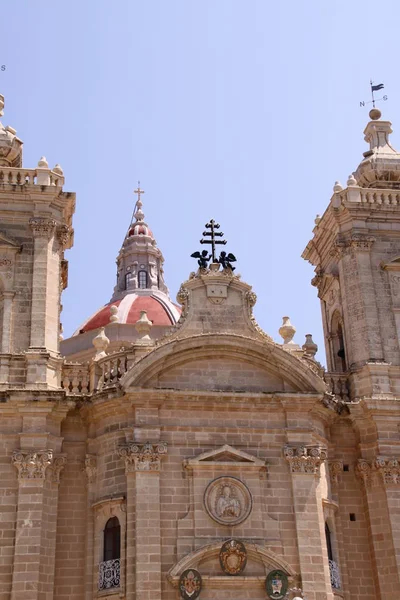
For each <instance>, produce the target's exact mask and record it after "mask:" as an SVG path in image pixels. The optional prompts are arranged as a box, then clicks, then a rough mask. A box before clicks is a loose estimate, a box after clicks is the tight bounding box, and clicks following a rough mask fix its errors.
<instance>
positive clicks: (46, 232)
mask: <svg viewBox="0 0 400 600" xmlns="http://www.w3.org/2000/svg"><path fill="white" fill-rule="evenodd" d="M29 225H30V226H31V229H32V232H33V237H44V238H47V239H50V238H51V236H52V235H53V232H54V229H55V226H56V222H55V221H54V220H53V219H39V218H35V219H31V220H30V221H29Z"/></svg>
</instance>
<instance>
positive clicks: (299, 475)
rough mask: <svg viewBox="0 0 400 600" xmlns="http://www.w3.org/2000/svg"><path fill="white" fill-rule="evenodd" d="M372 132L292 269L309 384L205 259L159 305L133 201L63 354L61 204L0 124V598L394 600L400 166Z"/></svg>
mask: <svg viewBox="0 0 400 600" xmlns="http://www.w3.org/2000/svg"><path fill="white" fill-rule="evenodd" d="M3 107H4V98H3V97H2V96H0V112H2V109H3ZM370 117H371V120H370V122H369V123H368V125H367V127H366V129H365V139H366V141H367V142H368V143H369V146H370V148H369V150H368V151H366V152H365V153H364V156H363V159H362V161H361V163H360V165H359V166H358V168H357V169H356V170H355V172H354V173H353V174H352V175H351V176H350V177H349V179H348V182H347V186H346V187H345V188H344V187H342V186H341V185H340V184H339V183H336V184H335V187H334V191H333V195H332V197H331V199H330V201H329V203H328V206H327V209H326V211H325V213H324V214H323V216H322V217H319V218H317V219H316V222H315V227H314V230H313V236H312V239H311V240H310V242H309V243H308V244H307V247H306V249H305V250H304V253H303V257H304V258H305V259H306V260H308V261H309V262H310V263H311V264H313V265H314V267H315V277H314V279H313V282H312V283H313V285H315V287H316V288H317V292H318V296H319V298H320V300H321V309H322V320H323V327H324V339H325V350H326V356H327V369H324V368H323V367H322V366H321V365H320V363H319V362H318V361H317V360H316V358H315V354H316V351H317V348H316V345H315V344H314V342H313V341H312V338H311V336H307V339H306V342H305V344H304V345H303V346H302V347H300V346H299V345H297V344H296V343H295V342H294V341H293V336H294V333H295V330H294V328H293V326H292V325H291V323H290V320H289V319H288V318H287V317H285V318H284V322H283V325H282V327H281V329H280V334H281V336H282V338H283V341H282V342H281V343H277V342H275V341H274V340H273V339H272V338H271V337H270V336H269V335H268V334H267V333H265V332H264V331H262V329H261V328H260V327H259V326H258V324H257V323H256V321H255V318H254V316H253V312H252V311H253V306H254V304H255V302H256V295H255V293H254V291H253V290H252V288H251V286H250V285H248V284H247V283H245V282H243V281H242V280H241V278H240V276H238V275H236V274H235V269H234V257H232V256H231V255H226V253H221V254H219V253H216V252H215V248H214V245H213V244H211V248H212V251H211V253H208V252H204V253H200V252H199V253H198V261H199V265H198V269H197V271H195V272H193V273H191V274H190V276H189V278H188V279H187V280H186V281H184V283H182V285H181V287H180V289H179V292H178V295H177V303H174V302H173V301H172V300H171V298H170V296H169V292H168V288H167V286H166V283H165V281H164V277H163V262H164V259H163V255H162V253H161V251H160V249H159V248H158V246H157V243H156V239H155V236H154V234H153V232H152V231H151V229H150V228H149V226H148V224H147V223H146V221H145V216H144V211H143V202H142V190H141V189H140V187H139V188H138V190H136V192H137V194H138V200H137V203H136V210H135V213H134V217H133V219H132V223H131V224H130V226H129V228H128V231H127V233H126V235H125V238H124V241H123V244H122V247H121V250H120V252H119V255H118V257H117V283H116V286H115V288H114V291H113V292H112V295H111V299H110V301H109V302H108V303H107V304H105V305H104V306H103V307H102V308H101V309H99V310H98V311H97V312H96V313H95V314H94V315H92V316H90V317H89V318H88V319H87V320H86V321H85V322H84V323H83V324H81V325H79V326H78V328H77V330H76V332H75V333H74V335H73V336H71V337H70V338H69V339H65V340H63V339H62V335H61V332H62V328H61V324H60V323H61V311H62V305H61V295H62V291H63V289H65V287H66V286H67V282H68V262H67V260H66V258H65V253H66V251H67V250H68V249H69V248H71V246H72V244H73V228H72V218H73V213H74V209H75V195H74V194H73V193H70V192H67V191H64V174H63V171H62V168H61V167H60V166H59V165H56V166H55V167H54V168H50V167H49V165H48V163H47V161H46V159H45V158H41V159H40V161H39V163H38V165H37V167H36V168H33V169H29V168H26V167H25V166H24V165H23V161H22V142H21V140H20V139H19V138H18V137H17V135H16V131H15V130H14V129H13V128H12V127H10V126H7V127H6V126H4V125H3V124H0V215H1V218H0V413H1V419H0V469H1V478H0V600H72V599H74V600H94V599H97V598H102V599H110V600H111V599H114V598H123V599H125V600H177V599H179V598H183V599H184V600H196V598H200V600H211V599H217V598H218V599H221V600H224V599H226V600H228V599H229V600H245V599H248V600H264V599H268V598H269V599H271V600H283V599H285V600H286V599H287V600H294V599H295V598H296V599H299V598H300V599H302V598H303V599H304V600H334V599H336V600H339V599H342V598H344V599H346V600H350V599H351V600H357V599H360V600H361V598H362V599H363V600H377V599H379V600H384V599H385V600H395V598H396V600H397V597H398V589H399V583H400V582H399V570H400V462H399V461H400V429H399V420H400V408H399V399H400V154H399V153H397V152H396V150H394V148H393V147H392V146H391V144H390V141H389V135H390V133H391V125H390V123H389V122H388V121H384V120H382V119H381V115H380V113H379V111H377V110H373V111H371V113H370ZM207 225H208V226H209V228H210V229H209V230H208V231H211V235H210V236H209V237H208V238H207V241H213V240H214V239H215V236H216V232H215V230H214V224H213V223H209V224H207ZM218 254H219V256H218Z"/></svg>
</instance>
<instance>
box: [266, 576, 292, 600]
mask: <svg viewBox="0 0 400 600" xmlns="http://www.w3.org/2000/svg"><path fill="white" fill-rule="evenodd" d="M265 584H266V588H267V594H268V596H269V597H270V598H273V599H274V600H281V598H283V597H284V596H286V592H287V588H288V578H287V575H286V573H284V572H283V571H271V572H270V573H268V577H267V580H266V582H265Z"/></svg>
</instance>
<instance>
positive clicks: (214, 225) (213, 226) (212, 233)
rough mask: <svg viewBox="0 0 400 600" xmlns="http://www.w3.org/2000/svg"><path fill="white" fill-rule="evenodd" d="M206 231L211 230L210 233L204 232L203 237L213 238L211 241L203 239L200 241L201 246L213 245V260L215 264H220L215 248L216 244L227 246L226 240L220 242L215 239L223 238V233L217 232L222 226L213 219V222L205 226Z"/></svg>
mask: <svg viewBox="0 0 400 600" xmlns="http://www.w3.org/2000/svg"><path fill="white" fill-rule="evenodd" d="M205 227H206V229H209V230H210V231H203V235H204V237H207V238H211V239H206V240H205V239H201V240H200V244H211V260H212V262H213V263H215V262H218V261H217V257H216V256H215V246H216V244H224V245H225V244H226V240H218V239H215V238H219V237H223V235H224V234H223V233H222V231H215V230H216V229H219V228H220V224H219V223H216V222H215V221H214V219H211V221H210V222H209V223H206V225H205Z"/></svg>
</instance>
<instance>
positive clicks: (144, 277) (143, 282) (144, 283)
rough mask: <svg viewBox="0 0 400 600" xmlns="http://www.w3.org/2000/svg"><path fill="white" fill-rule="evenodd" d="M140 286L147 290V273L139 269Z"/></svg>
mask: <svg viewBox="0 0 400 600" xmlns="http://www.w3.org/2000/svg"><path fill="white" fill-rule="evenodd" d="M138 283H139V288H140V289H142V290H145V289H146V288H147V273H146V271H139V273H138Z"/></svg>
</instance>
